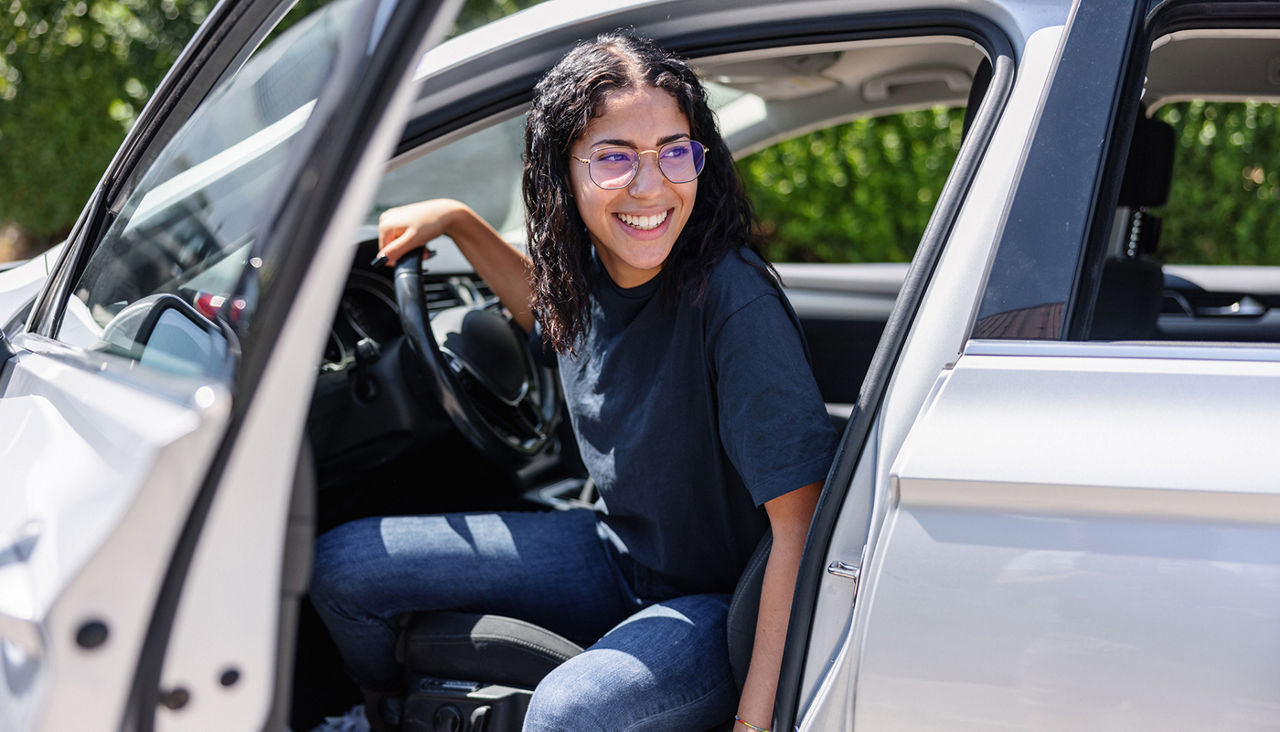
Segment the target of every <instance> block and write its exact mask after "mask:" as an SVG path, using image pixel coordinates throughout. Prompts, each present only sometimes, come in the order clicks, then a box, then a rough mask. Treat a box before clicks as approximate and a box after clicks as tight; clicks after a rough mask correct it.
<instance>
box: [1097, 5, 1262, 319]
mask: <svg viewBox="0 0 1280 732" xmlns="http://www.w3.org/2000/svg"><path fill="white" fill-rule="evenodd" d="M1277 54H1280V33H1278V32H1277V31H1276V30H1272V29H1262V28H1260V29H1250V30H1227V29H1204V30H1186V31H1179V32H1177V33H1173V34H1170V35H1167V36H1164V37H1162V38H1160V39H1158V40H1157V41H1156V42H1155V44H1153V48H1152V52H1151V56H1150V59H1149V64H1148V75H1147V79H1146V88H1145V89H1144V90H1143V97H1142V103H1143V105H1144V107H1143V109H1141V110H1140V112H1139V116H1138V117H1137V119H1136V121H1135V122H1134V132H1133V135H1132V137H1131V139H1130V143H1129V146H1128V148H1129V150H1128V154H1127V156H1126V159H1125V160H1124V161H1123V166H1124V168H1123V171H1121V172H1122V183H1121V186H1120V194H1119V197H1118V206H1117V208H1116V211H1115V214H1114V216H1113V218H1112V223H1111V227H1110V231H1109V237H1108V240H1107V245H1106V247H1105V251H1106V256H1105V258H1104V260H1103V262H1102V267H1101V268H1100V270H1099V271H1100V274H1101V277H1100V279H1099V281H1098V284H1097V295H1096V299H1095V301H1094V307H1093V314H1092V318H1091V322H1090V324H1089V329H1088V332H1087V335H1086V337H1087V338H1088V339H1090V340H1108V341H1112V340H1150V341H1227V342H1241V343H1276V342H1280V217H1276V216H1275V209H1276V204H1277V202H1278V201H1280V100H1277V98H1276V93H1275V84H1274V78H1275V74H1276V69H1277V67H1276V65H1275V63H1274V59H1275V58H1276V57H1277ZM1207 68H1211V69H1214V72H1213V73H1212V74H1206V73H1203V71H1202V70H1203V69H1207Z"/></svg>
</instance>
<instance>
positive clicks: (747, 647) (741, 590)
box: [727, 531, 773, 691]
mask: <svg viewBox="0 0 1280 732" xmlns="http://www.w3.org/2000/svg"><path fill="white" fill-rule="evenodd" d="M771 547H773V533H772V532H771V531H766V532H765V535H764V536H763V537H761V539H760V543H759V544H757V545H756V550H755V551H754V552H752V554H751V558H750V559H748V560H747V566H746V567H745V568H744V569H743V570H742V576H741V577H739V578H738V586H737V587H736V588H734V590H733V600H731V601H730V602H729V620H728V628H727V635H728V640H729V666H730V667H731V668H732V669H733V680H734V681H736V682H737V684H738V691H742V685H743V683H745V682H746V680H747V667H748V666H750V665H751V648H752V646H754V645H755V640H756V616H757V615H759V613H760V587H761V585H762V584H763V583H764V565H765V563H767V562H768V561H769V549H770V548H771Z"/></svg>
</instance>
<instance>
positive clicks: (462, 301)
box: [422, 275, 494, 313]
mask: <svg viewBox="0 0 1280 732" xmlns="http://www.w3.org/2000/svg"><path fill="white" fill-rule="evenodd" d="M422 289H423V292H424V293H425V294H426V296H427V310H428V311H430V312H433V313H434V312H436V311H438V310H444V309H445V308H451V307H455V306H457V305H481V304H483V303H485V302H487V301H489V300H491V299H493V298H494V294H493V289H492V288H490V287H489V285H488V284H487V283H485V281H484V280H482V279H480V278H479V277H469V276H465V275H462V276H455V277H449V278H447V279H443V280H427V282H426V283H425V284H424V285H423V286H422Z"/></svg>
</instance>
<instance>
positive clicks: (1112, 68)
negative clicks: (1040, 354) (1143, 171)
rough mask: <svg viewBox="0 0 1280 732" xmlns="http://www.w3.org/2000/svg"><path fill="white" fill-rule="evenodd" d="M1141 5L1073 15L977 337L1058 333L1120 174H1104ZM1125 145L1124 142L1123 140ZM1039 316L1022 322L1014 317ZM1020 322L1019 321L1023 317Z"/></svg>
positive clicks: (1086, 8) (1100, 7)
mask: <svg viewBox="0 0 1280 732" xmlns="http://www.w3.org/2000/svg"><path fill="white" fill-rule="evenodd" d="M1141 19H1142V16H1141V11H1140V9H1139V8H1138V7H1136V6H1134V5H1132V4H1130V3H1119V2H1082V3H1080V4H1079V5H1078V6H1077V7H1076V12H1075V14H1074V16H1073V17H1072V18H1071V19H1070V21H1069V23H1068V27H1067V30H1066V36H1065V39H1064V41H1063V45H1062V48H1061V50H1060V55H1059V58H1058V59H1057V62H1056V63H1057V68H1056V69H1055V70H1054V75H1053V81H1052V83H1051V85H1050V87H1049V91H1048V93H1047V95H1046V97H1045V100H1044V104H1043V105H1042V108H1041V111H1040V114H1039V119H1038V122H1037V125H1036V131H1035V136H1034V138H1033V139H1032V142H1031V146H1030V149H1029V151H1028V152H1027V158H1026V162H1025V163H1024V165H1023V169H1022V173H1021V175H1020V177H1019V181H1018V187H1017V191H1016V192H1015V194H1014V198H1013V201H1012V203H1011V204H1010V206H1009V213H1008V217H1007V218H1006V221H1005V224H1004V229H1003V231H1002V232H1001V234H1000V241H999V244H998V245H997V249H996V255H995V259H994V260H993V262H992V264H991V269H990V271H989V273H988V276H987V282H986V284H985V287H984V292H983V296H982V300H981V303H980V305H979V307H978V317H977V318H976V320H975V323H974V326H973V331H972V333H971V336H972V337H974V338H1019V339H1024V338H1032V339H1034V338H1039V339H1045V338H1048V339H1058V338H1061V337H1062V336H1063V335H1064V333H1065V330H1066V327H1065V324H1066V323H1067V322H1069V321H1070V320H1071V316H1072V314H1073V313H1071V312H1070V310H1071V308H1070V303H1071V302H1072V298H1071V294H1072V292H1073V291H1074V289H1075V287H1076V285H1077V283H1079V282H1080V281H1081V279H1082V275H1086V274H1088V273H1087V272H1084V271H1082V267H1084V266H1085V263H1086V262H1087V261H1088V258H1087V257H1084V256H1083V250H1084V248H1085V247H1086V246H1089V244H1088V242H1087V238H1086V237H1087V235H1088V232H1089V231H1090V226H1089V224H1090V222H1091V221H1093V220H1094V218H1095V216H1097V215H1099V205H1098V204H1099V201H1100V200H1101V199H1102V197H1103V195H1109V196H1111V197H1114V196H1115V195H1116V194H1117V193H1118V181H1117V182H1116V183H1115V184H1114V185H1112V184H1111V182H1110V181H1109V180H1108V179H1106V178H1104V177H1103V176H1101V175H1100V173H1102V171H1103V170H1104V162H1105V161H1107V160H1108V159H1109V157H1110V156H1112V155H1115V154H1117V152H1118V151H1117V150H1116V149H1115V147H1116V146H1114V145H1112V144H1111V143H1112V139H1111V138H1110V137H1109V136H1108V133H1109V132H1110V131H1111V130H1113V129H1114V127H1115V121H1116V119H1117V113H1118V110H1117V107H1118V106H1119V99H1118V94H1119V92H1118V90H1119V88H1120V81H1121V80H1122V79H1123V78H1125V76H1126V75H1127V74H1128V72H1129V57H1130V55H1131V49H1132V38H1133V37H1134V35H1135V34H1136V33H1137V31H1138V26H1139V24H1140V22H1141ZM1121 147H1123V146H1121ZM1017 313H1032V314H1034V315H1035V317H1032V318H1029V319H1027V320H1026V321H1023V322H1024V325H1022V326H1020V327H1010V326H1009V325H1008V320H1006V319H1008V318H1010V317H1011V316H1014V315H1015V314H1017ZM1015 322H1017V321H1016V320H1015Z"/></svg>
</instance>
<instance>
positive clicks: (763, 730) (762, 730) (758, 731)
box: [733, 714, 769, 732]
mask: <svg viewBox="0 0 1280 732" xmlns="http://www.w3.org/2000/svg"><path fill="white" fill-rule="evenodd" d="M733 721H735V722H737V723H738V724H740V725H742V726H743V727H746V728H747V729H749V730H751V732H769V729H768V728H767V727H757V726H755V725H754V724H752V723H750V722H748V721H747V720H745V719H743V718H742V717H739V716H738V715H736V714H735V715H733Z"/></svg>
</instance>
